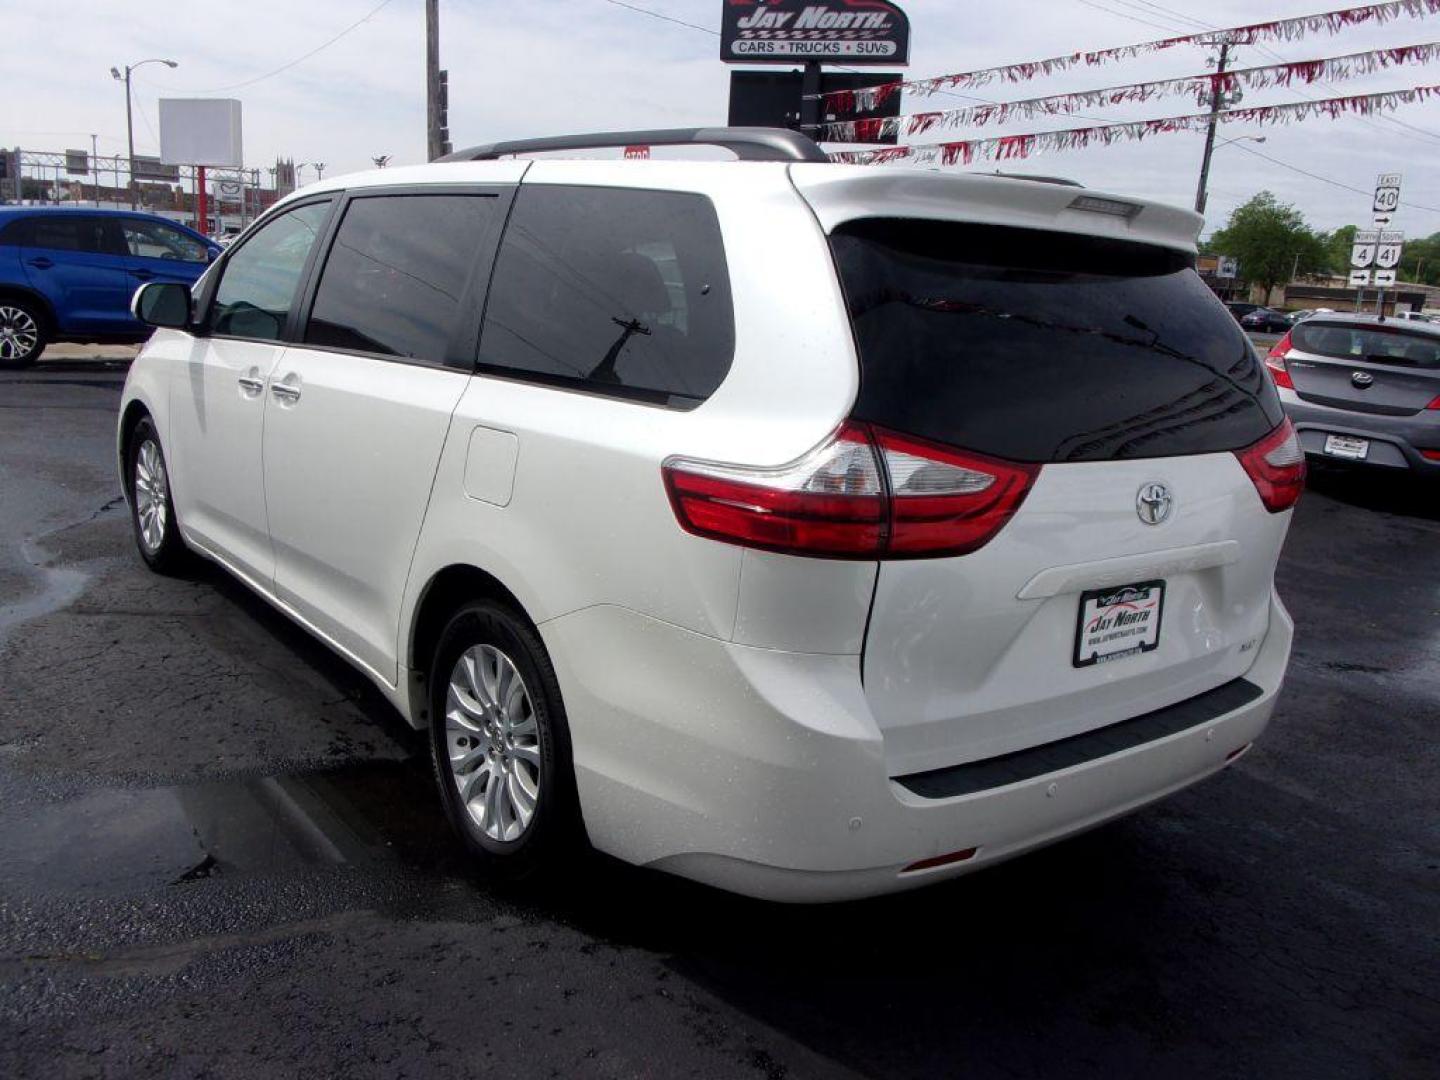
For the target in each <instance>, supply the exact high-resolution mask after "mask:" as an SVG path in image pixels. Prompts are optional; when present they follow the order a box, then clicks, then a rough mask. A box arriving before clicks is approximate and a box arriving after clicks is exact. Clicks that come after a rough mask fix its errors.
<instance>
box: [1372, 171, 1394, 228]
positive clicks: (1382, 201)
mask: <svg viewBox="0 0 1440 1080" xmlns="http://www.w3.org/2000/svg"><path fill="white" fill-rule="evenodd" d="M1399 208H1400V174H1399V173H1381V174H1380V175H1379V176H1377V177H1376V178H1375V198H1374V199H1373V200H1372V201H1371V204H1370V211H1371V217H1372V218H1373V219H1374V222H1375V224H1376V225H1377V226H1379V227H1381V228H1384V227H1385V226H1386V225H1389V224H1390V222H1391V221H1393V220H1394V219H1395V211H1396V210H1398V209H1399Z"/></svg>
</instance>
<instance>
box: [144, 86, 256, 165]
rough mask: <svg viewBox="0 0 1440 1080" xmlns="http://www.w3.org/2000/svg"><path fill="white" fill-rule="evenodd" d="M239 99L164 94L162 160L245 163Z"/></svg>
mask: <svg viewBox="0 0 1440 1080" xmlns="http://www.w3.org/2000/svg"><path fill="white" fill-rule="evenodd" d="M243 158H244V154H243V152H242V150H241V146H240V102H239V101H237V100H235V99H234V98H161V99H160V160H161V161H163V162H164V163H165V164H166V165H218V166H225V167H229V168H234V169H238V168H240V166H241V165H243V164H244V160H243Z"/></svg>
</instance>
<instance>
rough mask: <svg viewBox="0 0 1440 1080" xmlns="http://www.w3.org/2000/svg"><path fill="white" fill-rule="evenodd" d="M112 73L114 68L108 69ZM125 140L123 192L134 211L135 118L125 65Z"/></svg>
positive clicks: (127, 67) (127, 71)
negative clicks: (125, 155)
mask: <svg viewBox="0 0 1440 1080" xmlns="http://www.w3.org/2000/svg"><path fill="white" fill-rule="evenodd" d="M110 70H111V71H114V70H115V69H114V68H111V69H110ZM125 139H126V142H127V143H129V146H130V156H129V157H128V158H127V159H126V160H127V161H128V162H129V164H128V165H127V166H126V167H125V190H126V191H127V192H128V193H129V195H130V209H131V210H134V209H135V202H136V199H135V117H134V115H133V114H132V113H131V111H130V65H129V64H126V65H125Z"/></svg>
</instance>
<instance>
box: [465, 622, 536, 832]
mask: <svg viewBox="0 0 1440 1080" xmlns="http://www.w3.org/2000/svg"><path fill="white" fill-rule="evenodd" d="M445 741H446V749H447V757H448V759H449V762H450V775H451V779H452V780H453V781H454V783H455V785H456V789H457V790H458V791H459V794H460V802H461V803H462V805H464V807H465V809H466V812H467V813H468V814H469V815H470V820H471V821H472V822H474V824H475V826H476V827H477V828H478V829H479V830H480V831H481V832H483V833H484V834H485V835H486V836H487V837H489V838H490V839H491V840H500V841H513V840H518V839H520V837H521V836H523V835H524V833H525V830H526V829H528V828H529V827H530V822H531V821H532V820H533V819H534V817H535V806H536V802H537V801H538V799H539V796H540V783H541V779H542V775H543V768H542V764H543V758H542V755H541V749H540V729H539V725H538V724H537V722H536V718H535V706H534V702H533V701H532V700H531V698H530V693H529V691H528V689H527V688H526V686H525V680H524V678H522V677H521V675H520V672H519V670H518V669H517V668H516V667H515V663H514V661H513V660H511V659H510V657H508V656H506V655H505V653H503V652H501V651H500V650H499V649H497V648H495V646H493V645H475V646H472V647H471V648H469V649H467V650H465V652H464V653H463V654H461V656H460V658H459V659H458V660H457V661H456V662H455V667H454V670H453V671H451V673H450V684H449V688H448V690H447V692H446V695H445Z"/></svg>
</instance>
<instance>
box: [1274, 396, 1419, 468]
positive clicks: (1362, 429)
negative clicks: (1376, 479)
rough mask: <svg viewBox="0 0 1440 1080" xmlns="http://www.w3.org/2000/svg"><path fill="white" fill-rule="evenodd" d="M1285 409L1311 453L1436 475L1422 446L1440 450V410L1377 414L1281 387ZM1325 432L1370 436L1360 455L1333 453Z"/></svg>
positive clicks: (1325, 458) (1306, 449)
mask: <svg viewBox="0 0 1440 1080" xmlns="http://www.w3.org/2000/svg"><path fill="white" fill-rule="evenodd" d="M1280 401H1281V403H1282V404H1283V405H1284V406H1285V413H1286V415H1287V416H1289V417H1290V420H1291V422H1292V423H1294V425H1295V431H1296V432H1297V433H1298V434H1299V436H1300V445H1301V446H1302V447H1303V448H1304V450H1305V453H1306V454H1308V455H1310V456H1311V457H1314V458H1318V459H1322V460H1325V461H1337V462H1341V463H1344V464H1353V465H1372V466H1376V467H1379V468H1389V469H1413V470H1415V471H1416V472H1418V473H1422V474H1433V475H1436V476H1440V461H1431V460H1428V459H1427V458H1426V457H1425V456H1424V455H1422V454H1421V452H1420V451H1421V450H1422V449H1423V450H1432V451H1436V450H1440V412H1434V411H1428V410H1427V411H1426V412H1420V413H1416V414H1415V415H1413V416H1377V415H1375V414H1373V413H1362V412H1352V411H1351V410H1349V409H1337V408H1332V407H1331V406H1329V405H1316V404H1315V403H1313V402H1309V401H1303V400H1301V398H1300V396H1299V395H1298V394H1297V393H1295V391H1294V390H1284V389H1282V390H1281V391H1280ZM1326 435H1355V436H1358V437H1359V438H1362V439H1369V440H1370V444H1371V445H1370V453H1369V455H1368V456H1367V457H1366V458H1365V459H1364V460H1360V461H1357V460H1354V459H1350V458H1339V457H1334V456H1332V455H1330V454H1327V453H1325V436H1326Z"/></svg>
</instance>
